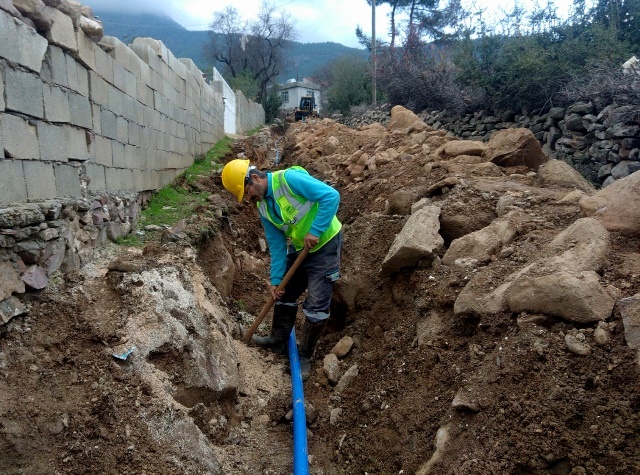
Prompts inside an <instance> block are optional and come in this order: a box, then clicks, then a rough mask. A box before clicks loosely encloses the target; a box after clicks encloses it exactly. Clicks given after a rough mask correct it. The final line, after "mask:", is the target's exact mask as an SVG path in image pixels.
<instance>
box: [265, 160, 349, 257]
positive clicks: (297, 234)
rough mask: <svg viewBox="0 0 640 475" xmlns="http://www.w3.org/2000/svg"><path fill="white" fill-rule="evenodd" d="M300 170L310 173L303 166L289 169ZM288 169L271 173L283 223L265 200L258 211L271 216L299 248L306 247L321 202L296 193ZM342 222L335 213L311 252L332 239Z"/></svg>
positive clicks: (274, 195)
mask: <svg viewBox="0 0 640 475" xmlns="http://www.w3.org/2000/svg"><path fill="white" fill-rule="evenodd" d="M292 169H293V170H298V171H301V172H303V173H307V174H308V173H309V172H308V171H307V170H305V169H304V168H302V167H300V166H297V165H296V166H293V167H291V168H289V169H288V170H292ZM285 171H286V170H278V171H276V172H273V173H272V174H271V186H272V191H273V198H274V200H275V202H276V203H277V204H278V206H279V207H280V215H281V216H282V222H280V220H278V219H277V218H276V217H274V216H271V213H270V212H269V208H268V207H267V203H266V201H265V200H262V201H260V202H259V203H258V211H259V212H260V215H261V216H262V217H263V218H265V219H268V220H269V221H270V222H271V223H272V224H273V225H274V226H275V227H276V228H278V229H280V230H281V231H283V232H284V234H285V235H286V236H287V237H288V238H290V239H291V243H292V244H293V245H294V246H295V248H296V249H297V250H298V251H299V250H301V249H302V248H303V247H304V237H305V236H306V235H307V234H308V233H309V231H310V230H311V225H312V224H313V220H314V219H315V217H316V215H317V214H318V206H319V205H318V203H317V202H315V201H309V200H307V199H306V198H305V197H303V196H300V195H296V194H295V193H294V192H293V191H291V187H289V184H288V183H287V179H286V178H285ZM341 228H342V223H340V221H339V220H338V218H337V217H336V216H335V215H334V217H333V219H332V220H331V224H330V225H329V227H328V228H327V229H326V230H325V231H324V232H323V233H322V234H321V235H320V236H319V240H318V244H317V245H316V246H315V247H314V248H313V249H311V252H314V251H317V250H318V249H320V248H321V247H322V246H324V245H325V244H326V243H327V242H328V241H329V240H331V238H333V237H334V236H335V235H336V234H338V232H340V229H341Z"/></svg>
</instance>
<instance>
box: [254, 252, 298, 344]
mask: <svg viewBox="0 0 640 475" xmlns="http://www.w3.org/2000/svg"><path fill="white" fill-rule="evenodd" d="M307 254H309V249H307V248H306V247H305V248H304V249H303V250H302V251H301V252H300V254H298V257H297V258H296V260H295V262H294V263H293V265H292V266H291V268H290V269H289V270H288V271H287V274H286V275H285V276H284V279H282V282H280V285H278V288H277V289H276V292H280V291H281V290H284V288H285V287H286V285H287V284H288V283H289V280H291V276H293V274H294V273H295V271H296V270H297V269H298V267H300V264H302V261H304V259H305V257H307ZM275 301H276V299H274V298H273V297H269V300H268V301H267V303H265V304H264V307H262V310H261V311H260V314H259V315H258V316H257V317H256V320H255V322H253V325H251V328H249V329H248V330H247V332H246V333H245V334H244V342H245V343H249V341H251V337H252V336H253V334H254V333H255V331H256V330H257V329H258V327H259V326H260V324H261V323H262V320H264V317H266V316H267V313H269V309H270V308H271V307H272V306H273V304H274V303H275Z"/></svg>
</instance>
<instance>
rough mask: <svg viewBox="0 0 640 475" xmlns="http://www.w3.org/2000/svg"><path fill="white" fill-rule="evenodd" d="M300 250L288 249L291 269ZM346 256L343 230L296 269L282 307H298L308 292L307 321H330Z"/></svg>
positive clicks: (304, 309) (305, 310)
mask: <svg viewBox="0 0 640 475" xmlns="http://www.w3.org/2000/svg"><path fill="white" fill-rule="evenodd" d="M298 254H299V251H296V249H295V248H294V247H293V245H291V244H290V245H289V248H288V249H287V270H289V269H290V268H291V266H292V265H293V263H294V262H295V260H296V258H297V257H298ZM341 255H342V230H340V232H339V233H338V234H336V235H335V236H334V237H333V238H331V240H330V241H328V242H327V243H326V244H325V245H324V246H322V247H321V248H320V249H318V250H317V251H314V252H310V253H309V254H308V255H307V257H306V258H305V260H304V261H303V262H302V264H300V267H298V269H296V272H295V273H294V274H293V276H292V277H291V280H290V281H289V283H288V284H287V286H286V287H285V289H284V295H283V296H282V298H281V299H279V300H278V302H277V304H278V305H288V306H289V305H291V306H293V305H297V301H298V298H299V297H300V296H301V295H302V293H303V292H304V291H305V290H307V297H306V298H305V300H304V303H303V304H302V311H303V312H304V314H305V316H306V318H307V320H309V321H310V322H313V323H316V322H320V321H322V320H326V319H327V318H329V313H330V306H331V294H332V292H333V284H334V283H335V281H336V280H338V279H339V278H340V258H341Z"/></svg>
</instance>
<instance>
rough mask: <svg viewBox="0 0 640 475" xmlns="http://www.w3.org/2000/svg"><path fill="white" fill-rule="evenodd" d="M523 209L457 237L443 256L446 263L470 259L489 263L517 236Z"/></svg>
mask: <svg viewBox="0 0 640 475" xmlns="http://www.w3.org/2000/svg"><path fill="white" fill-rule="evenodd" d="M521 215H524V213H522V212H521V211H512V212H511V213H509V214H508V215H506V216H505V217H504V218H501V219H496V220H495V221H493V222H492V223H491V224H490V225H489V226H486V227H484V228H482V229H480V230H478V231H474V232H472V233H470V234H467V235H465V236H462V237H461V238H458V239H455V240H454V241H453V242H452V243H451V245H450V246H449V249H447V252H446V253H445V255H444V256H443V258H442V263H443V264H445V265H455V264H459V263H461V262H468V261H469V260H473V261H477V262H478V263H481V264H482V263H487V262H489V261H490V260H491V256H492V255H495V254H497V253H498V252H500V250H501V249H502V247H503V246H505V245H506V244H509V243H510V242H512V241H513V239H514V238H515V236H516V234H517V231H516V229H517V228H516V223H517V222H518V221H520V220H523V219H524V217H523V216H521Z"/></svg>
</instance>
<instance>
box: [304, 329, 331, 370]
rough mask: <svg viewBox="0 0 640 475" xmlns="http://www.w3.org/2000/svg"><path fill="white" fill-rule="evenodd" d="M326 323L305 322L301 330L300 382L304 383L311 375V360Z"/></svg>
mask: <svg viewBox="0 0 640 475" xmlns="http://www.w3.org/2000/svg"><path fill="white" fill-rule="evenodd" d="M326 323H327V321H326V320H322V321H320V322H310V321H309V320H305V322H304V327H303V328H302V338H301V339H300V373H301V375H302V380H303V381H306V380H307V378H308V377H309V375H310V374H311V360H313V353H314V352H315V350H316V345H317V343H318V340H319V339H320V335H322V330H324V326H325V324H326Z"/></svg>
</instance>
